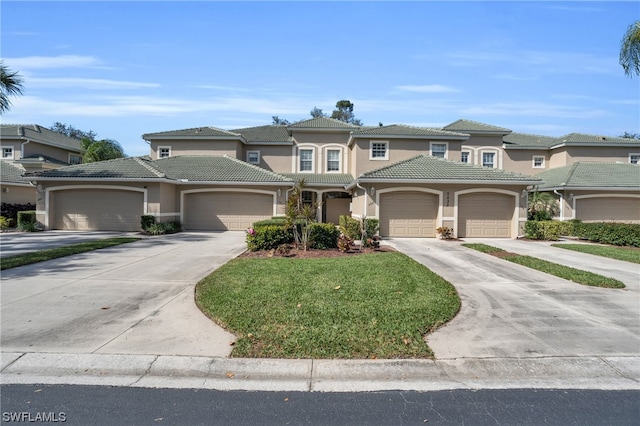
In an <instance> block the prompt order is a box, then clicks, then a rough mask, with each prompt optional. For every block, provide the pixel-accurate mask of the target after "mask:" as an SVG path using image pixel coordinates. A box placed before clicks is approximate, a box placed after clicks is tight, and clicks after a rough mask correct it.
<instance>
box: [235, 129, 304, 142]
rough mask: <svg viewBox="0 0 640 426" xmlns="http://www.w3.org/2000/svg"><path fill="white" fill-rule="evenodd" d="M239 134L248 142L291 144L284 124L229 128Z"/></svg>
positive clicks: (291, 139) (290, 138) (291, 140)
mask: <svg viewBox="0 0 640 426" xmlns="http://www.w3.org/2000/svg"><path fill="white" fill-rule="evenodd" d="M231 132H233V133H238V134H241V135H242V136H243V137H244V138H245V139H246V140H247V143H249V144H270V145H280V144H282V145H293V138H292V137H291V136H289V131H288V130H287V127H286V126H277V125H267V126H257V127H245V128H244V129H234V130H231Z"/></svg>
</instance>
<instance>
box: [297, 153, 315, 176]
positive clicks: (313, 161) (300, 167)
mask: <svg viewBox="0 0 640 426" xmlns="http://www.w3.org/2000/svg"><path fill="white" fill-rule="evenodd" d="M302 151H311V170H302V155H301V154H302ZM315 170H316V149H315V148H314V147H300V148H298V172H299V173H315Z"/></svg>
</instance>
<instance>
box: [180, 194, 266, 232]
mask: <svg viewBox="0 0 640 426" xmlns="http://www.w3.org/2000/svg"><path fill="white" fill-rule="evenodd" d="M272 216H273V196H271V195H268V194H256V193H245V192H197V193H194V194H187V195H186V196H185V214H184V227H185V228H186V229H194V230H211V231H224V230H229V231H244V230H245V229H247V228H249V227H250V226H251V224H253V222H256V221H258V220H264V219H270V218H271V217H272Z"/></svg>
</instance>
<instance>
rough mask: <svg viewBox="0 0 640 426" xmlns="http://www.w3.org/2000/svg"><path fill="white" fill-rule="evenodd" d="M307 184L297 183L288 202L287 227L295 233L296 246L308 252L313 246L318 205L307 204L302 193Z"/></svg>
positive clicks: (301, 181)
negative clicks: (312, 231)
mask: <svg viewBox="0 0 640 426" xmlns="http://www.w3.org/2000/svg"><path fill="white" fill-rule="evenodd" d="M305 186H306V182H305V181H304V179H302V180H300V181H298V182H296V185H295V186H294V187H293V190H292V191H291V195H289V199H288V200H287V226H289V227H290V228H291V230H292V231H293V238H294V240H295V243H296V246H297V247H298V248H302V249H303V250H305V251H306V250H308V249H309V245H310V244H311V241H310V240H311V224H312V223H314V222H315V219H316V209H317V207H318V206H317V203H305V202H304V200H303V198H302V193H303V192H304V188H305Z"/></svg>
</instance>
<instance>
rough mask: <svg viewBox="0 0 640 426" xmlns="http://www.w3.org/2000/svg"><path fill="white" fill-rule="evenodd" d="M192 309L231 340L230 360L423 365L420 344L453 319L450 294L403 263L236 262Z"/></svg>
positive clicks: (443, 284)
mask: <svg viewBox="0 0 640 426" xmlns="http://www.w3.org/2000/svg"><path fill="white" fill-rule="evenodd" d="M196 301H197V303H198V305H199V306H200V308H201V309H202V310H203V311H204V312H205V313H206V314H207V315H209V316H210V317H211V318H213V319H214V320H215V321H217V322H218V323H219V324H221V325H222V326H224V327H225V328H227V329H228V330H229V331H231V332H232V333H235V334H236V335H237V336H239V338H238V340H237V342H236V344H235V347H234V349H233V352H232V356H236V357H257V358H316V359H319V358H343V359H346V358H356V359H363V358H429V357H433V352H432V351H431V349H429V347H428V346H427V344H426V343H425V342H424V340H423V335H424V334H425V333H427V332H429V331H430V330H433V329H435V328H437V327H438V326H440V325H442V324H443V323H445V322H447V321H449V320H450V319H451V318H453V317H454V316H455V314H456V313H457V312H458V310H459V308H460V298H459V297H458V294H457V292H456V290H455V288H454V287H453V286H452V285H451V284H450V283H448V282H447V281H445V280H444V279H442V278H441V277H439V276H438V275H436V274H434V273H433V272H431V271H430V270H428V269H427V268H425V267H424V266H422V265H420V264H419V263H417V262H415V261H413V260H412V259H410V258H409V257H407V256H405V255H403V254H401V253H395V252H394V253H372V254H362V255H353V256H351V257H340V258H321V259H296V258H267V259H258V258H237V259H234V260H232V261H231V262H229V263H227V264H226V265H224V266H222V267H221V268H219V269H218V270H216V271H215V272H213V273H212V274H211V275H210V276H208V277H207V278H205V279H204V280H202V281H201V282H200V283H198V285H197V287H196Z"/></svg>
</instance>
